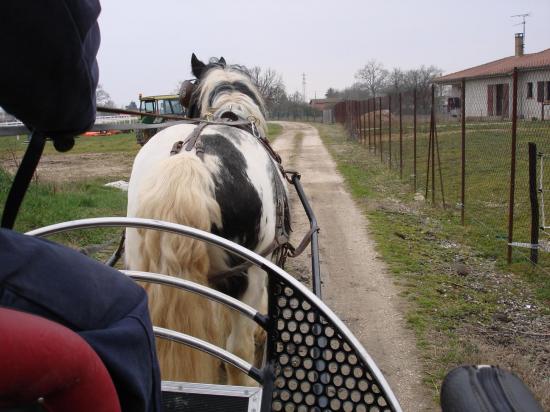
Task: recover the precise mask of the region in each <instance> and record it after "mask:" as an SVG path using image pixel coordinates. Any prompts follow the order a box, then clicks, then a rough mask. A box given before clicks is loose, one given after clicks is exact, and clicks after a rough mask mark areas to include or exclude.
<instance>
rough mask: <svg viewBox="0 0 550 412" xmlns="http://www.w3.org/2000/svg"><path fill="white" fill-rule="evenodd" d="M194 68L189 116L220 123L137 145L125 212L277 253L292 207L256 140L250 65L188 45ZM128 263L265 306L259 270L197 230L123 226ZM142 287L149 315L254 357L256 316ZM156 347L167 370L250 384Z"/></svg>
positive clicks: (256, 97) (231, 372)
mask: <svg viewBox="0 0 550 412" xmlns="http://www.w3.org/2000/svg"><path fill="white" fill-rule="evenodd" d="M191 68H192V73H193V75H194V76H195V77H196V80H195V84H194V85H192V87H191V88H189V87H188V88H187V89H186V90H183V92H182V96H181V97H182V102H183V103H184V104H185V106H186V107H187V110H188V115H189V116H190V117H193V118H195V117H197V118H201V119H206V118H209V119H211V120H213V121H215V122H214V123H216V124H209V123H203V124H199V126H197V125H196V124H178V125H174V126H171V127H168V128H166V129H164V130H162V131H160V132H158V133H157V134H156V135H155V136H153V137H152V138H151V139H150V140H149V141H148V142H147V143H146V144H145V145H144V146H143V148H142V149H141V150H140V151H139V153H138V154H137V156H136V158H135V161H134V164H133V167H132V172H131V177H130V181H129V187H128V211H127V214H128V216H129V217H143V218H152V219H158V220H164V221H169V222H174V223H179V224H183V225H187V226H191V227H194V228H198V229H202V230H205V231H209V232H211V233H214V234H216V235H219V236H222V237H224V238H226V239H228V240H231V241H234V242H236V243H238V244H240V245H242V246H244V247H246V248H248V249H250V250H252V251H255V252H257V253H259V254H262V255H264V256H266V257H268V258H270V259H272V260H273V261H275V259H276V257H277V256H280V250H281V249H280V246H281V245H282V244H284V242H285V241H287V240H288V233H289V232H290V217H289V216H290V215H289V208H288V190H287V186H286V184H285V179H284V176H283V174H282V172H281V168H280V167H279V164H278V162H277V161H276V160H275V159H274V156H273V155H272V154H270V152H271V151H270V150H269V148H268V145H267V146H266V145H265V144H263V143H262V137H265V136H266V131H267V122H266V118H265V104H264V101H263V99H262V96H261V94H260V92H259V91H258V89H257V87H256V86H255V85H254V83H253V82H252V80H251V78H250V77H249V76H248V75H247V74H246V70H245V69H244V68H243V67H241V66H236V65H235V66H230V65H227V63H226V62H225V59H224V58H223V57H222V58H220V59H215V58H212V59H210V61H209V63H207V64H205V63H203V62H202V61H200V60H199V59H198V58H197V57H196V56H195V54H193V55H192V57H191ZM187 86H189V84H187ZM244 121H249V122H250V125H249V126H250V127H246V125H245V127H243V124H244V123H245V122H244ZM232 122H233V123H236V124H239V125H240V127H236V126H234V125H231V123H232ZM189 141H191V143H189ZM182 146H184V147H182ZM176 147H179V149H180V150H179V151H178V150H177V149H176V150H174V148H176ZM171 152H172V154H171ZM176 152H177V153H176ZM125 265H126V267H127V268H128V269H130V270H140V271H148V272H157V273H162V274H167V275H172V276H177V277H181V278H185V279H188V280H191V281H194V282H197V283H199V284H202V285H207V286H210V287H213V288H215V289H217V290H220V291H222V292H224V293H227V294H229V295H231V296H233V297H235V298H237V299H240V300H241V301H242V302H244V303H246V304H248V305H250V306H252V307H254V308H256V309H258V310H260V311H261V312H262V313H266V310H267V289H266V283H267V281H266V274H265V272H263V271H262V270H261V269H259V268H257V267H249V266H247V265H246V264H244V263H243V261H242V260H241V259H239V258H236V257H234V256H232V255H230V254H228V253H226V252H225V251H224V250H222V249H220V248H217V247H214V246H211V245H207V244H205V243H203V242H201V241H198V240H195V239H191V238H187V237H182V236H177V235H174V234H169V233H165V232H159V231H153V230H144V229H131V228H128V229H127V231H126V245H125ZM145 287H146V289H147V291H148V294H149V299H150V311H151V316H152V319H153V322H154V323H155V324H157V325H160V326H163V327H167V328H170V329H175V330H178V331H181V332H184V333H188V334H191V335H193V336H196V337H198V338H201V339H204V340H207V341H209V342H211V343H214V344H216V345H218V346H221V347H224V348H226V349H227V350H228V351H230V352H232V353H234V354H236V355H237V356H240V357H241V358H243V359H245V360H247V361H249V362H250V363H253V361H254V359H255V358H256V363H257V359H258V354H257V353H256V354H255V346H257V345H258V340H260V334H259V333H258V329H259V328H257V325H255V324H254V323H253V322H252V321H250V320H249V319H245V318H243V317H242V316H240V315H239V314H238V313H236V312H235V311H233V310H230V309H227V308H225V307H223V306H222V305H220V304H217V303H214V302H211V301H209V300H207V299H205V298H202V297H200V296H197V295H194V294H192V293H183V292H181V291H178V290H175V289H174V288H167V287H162V286H159V285H146V286H145ZM262 332H263V331H262ZM158 354H159V362H160V365H161V373H162V377H163V379H171V380H182V381H194V382H202V383H229V384H234V385H252V384H253V382H252V380H251V379H249V378H248V377H247V376H246V375H244V374H243V373H241V372H240V371H238V370H237V369H236V368H233V367H230V366H229V367H226V368H225V369H224V368H223V367H221V366H220V363H219V361H218V360H217V359H215V358H213V357H212V356H210V355H207V354H204V353H202V352H200V351H197V350H193V349H189V348H186V347H184V346H183V345H178V344H175V343H173V342H167V341H162V340H161V341H159V342H158ZM255 355H256V356H255Z"/></svg>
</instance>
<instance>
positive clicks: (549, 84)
mask: <svg viewBox="0 0 550 412" xmlns="http://www.w3.org/2000/svg"><path fill="white" fill-rule="evenodd" d="M546 100H550V82H546Z"/></svg>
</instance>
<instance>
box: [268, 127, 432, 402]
mask: <svg viewBox="0 0 550 412" xmlns="http://www.w3.org/2000/svg"><path fill="white" fill-rule="evenodd" d="M280 124H281V125H282V126H283V133H282V134H281V135H280V136H279V137H278V138H277V139H276V140H275V142H274V144H273V146H274V149H275V150H276V151H277V152H278V153H279V154H280V155H281V156H282V158H283V165H284V166H285V167H286V168H287V169H292V170H297V171H299V172H300V174H301V175H302V179H301V180H302V184H303V186H304V190H305V192H306V194H307V195H308V197H309V200H310V202H311V205H312V207H313V210H314V211H315V214H316V217H317V220H318V223H319V227H320V228H321V231H320V236H319V237H320V239H319V242H320V256H321V276H322V294H323V300H324V301H325V302H326V303H327V304H328V306H329V307H330V308H331V309H332V310H333V311H334V312H335V313H336V314H337V315H338V316H339V317H340V318H341V319H342V320H343V321H344V323H345V324H346V325H347V326H348V327H349V328H350V330H351V331H352V332H353V333H354V334H355V336H356V337H357V338H358V339H359V341H360V342H361V343H362V344H363V345H364V347H365V348H366V349H367V352H368V353H369V355H370V356H371V357H372V358H373V359H374V360H375V362H376V363H377V365H378V367H379V368H380V370H381V371H382V373H383V374H384V376H385V377H386V379H387V381H388V383H389V384H390V386H391V387H392V389H393V391H394V393H395V395H396V397H397V398H398V400H399V402H400V403H401V406H402V408H403V410H404V411H433V410H437V409H438V408H437V407H436V406H435V404H434V402H433V400H432V399H431V397H430V394H429V391H428V390H427V389H426V387H425V386H424V385H423V383H422V362H421V360H420V355H419V353H418V351H417V349H416V341H415V338H414V335H413V332H412V331H411V330H410V329H407V327H406V321H405V319H404V313H405V311H406V308H407V306H406V305H407V304H406V302H405V301H404V299H403V298H401V297H400V296H399V292H400V289H399V288H398V287H397V286H396V285H395V284H394V281H393V279H392V276H391V274H390V273H389V271H388V269H387V267H386V265H385V264H384V262H383V261H382V260H381V259H380V257H379V255H378V254H377V252H376V250H375V243H374V241H373V240H372V239H371V237H370V236H369V232H368V220H367V219H366V217H365V216H364V214H363V213H362V212H361V210H360V208H359V207H358V206H357V205H356V204H355V202H354V201H353V199H352V197H351V195H350V194H349V192H348V191H347V190H346V187H345V184H344V181H343V178H342V176H341V175H340V174H339V173H338V172H337V170H336V164H335V163H334V161H333V160H332V158H331V156H330V154H329V153H328V151H327V149H326V148H325V147H324V146H323V143H322V141H321V139H320V138H319V135H318V133H317V130H316V129H315V128H314V127H312V126H309V125H307V124H303V123H292V122H280ZM292 206H293V210H294V213H293V230H294V232H293V242H294V243H298V242H299V241H300V239H301V237H302V236H303V235H304V233H305V232H306V231H307V230H308V228H309V226H308V221H307V217H306V216H305V213H303V212H302V210H303V209H302V208H301V205H300V203H299V200H298V198H297V197H296V196H294V197H293V199H292ZM309 259H310V257H309V256H308V255H307V253H304V254H303V255H302V256H301V257H299V258H298V259H297V261H293V262H290V265H289V267H288V269H289V271H290V272H293V274H295V276H297V277H298V278H300V280H302V281H306V282H307V280H306V278H307V276H306V274H307V273H309V272H308V267H309Z"/></svg>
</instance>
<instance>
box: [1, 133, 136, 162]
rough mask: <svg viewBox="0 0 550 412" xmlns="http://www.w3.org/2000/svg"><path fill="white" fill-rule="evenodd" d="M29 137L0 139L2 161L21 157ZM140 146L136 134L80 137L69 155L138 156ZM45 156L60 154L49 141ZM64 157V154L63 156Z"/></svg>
mask: <svg viewBox="0 0 550 412" xmlns="http://www.w3.org/2000/svg"><path fill="white" fill-rule="evenodd" d="M26 140H27V136H9V137H0V159H11V158H12V155H13V154H15V155H16V156H17V157H21V156H22V155H23V153H24V152H25V150H26V149H27V143H26ZM139 149H140V146H139V145H138V144H137V143H136V136H135V134H134V133H121V134H117V135H113V136H80V137H78V138H77V139H76V143H75V145H74V147H73V148H72V149H71V151H70V152H69V153H74V154H79V153H128V154H129V155H136V154H137V152H138V151H139ZM44 154H46V155H51V154H60V153H59V152H57V151H56V150H55V148H54V147H53V144H52V143H51V142H50V141H48V142H47V143H46V147H45V148H44ZM61 155H62V154H61Z"/></svg>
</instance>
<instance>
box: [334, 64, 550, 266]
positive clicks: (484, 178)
mask: <svg viewBox="0 0 550 412" xmlns="http://www.w3.org/2000/svg"><path fill="white" fill-rule="evenodd" d="M541 76H542V77H539V78H537V77H536V72H533V71H529V72H520V71H517V70H515V71H514V72H513V73H510V74H509V75H506V76H501V77H492V78H486V79H457V80H455V81H454V83H450V84H434V85H432V87H431V88H426V89H423V90H410V91H406V92H401V93H396V94H391V95H385V96H379V97H375V98H370V99H367V100H347V101H344V102H341V103H338V104H337V105H336V106H335V108H334V116H335V120H336V122H338V123H341V124H343V125H344V126H345V127H346V128H347V130H348V132H349V135H350V136H351V137H352V138H354V139H357V140H358V141H359V142H361V143H362V144H364V145H367V146H368V148H369V151H370V152H371V154H372V155H374V156H376V158H378V159H379V160H380V161H381V162H383V163H384V164H387V166H388V167H389V168H391V169H393V170H395V171H396V172H397V173H399V176H400V177H401V179H402V180H403V181H404V182H407V183H408V184H409V185H410V187H411V190H413V191H414V192H415V193H417V195H416V196H417V198H422V197H423V198H424V199H425V201H426V202H431V203H432V204H433V205H437V206H440V207H444V208H446V209H449V210H452V211H454V212H455V213H456V214H457V215H458V216H460V219H461V221H462V223H463V224H468V225H469V227H470V228H471V229H472V230H471V231H472V232H473V234H474V236H477V237H478V240H479V241H481V242H484V243H485V245H486V248H485V250H488V253H489V254H490V255H491V256H493V257H499V256H503V255H504V256H506V258H507V261H508V263H511V262H513V261H521V260H523V259H526V258H528V259H533V256H532V254H531V253H530V251H531V250H539V251H540V250H542V251H550V162H548V160H549V159H550V73H548V71H546V73H542V75H541ZM541 78H542V80H541ZM529 142H532V143H535V144H536V151H537V156H536V176H537V177H536V179H537V183H536V194H537V199H536V200H537V203H533V205H534V206H532V196H533V194H532V193H531V192H532V191H531V192H530V190H529V148H528V144H529ZM545 159H546V160H545ZM545 161H546V169H544V165H545V163H544V162H545ZM541 166H542V170H541ZM544 170H546V172H545V171H544ZM545 191H548V192H549V193H547V196H546V197H544V193H545ZM535 214H539V215H540V217H542V216H544V217H545V218H546V223H543V222H538V223H537V222H536V221H535V220H534V219H533V218H534V215H535ZM533 225H536V227H535V229H536V230H534V231H532V230H531V229H532V226H533ZM545 225H546V226H547V227H546V228H544V226H545ZM534 232H538V235H539V240H538V241H537V240H536V239H535V238H534V237H533V233H534ZM539 259H540V261H539V263H540V264H541V265H543V266H547V267H548V268H550V254H544V253H541V254H540V256H539Z"/></svg>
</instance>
